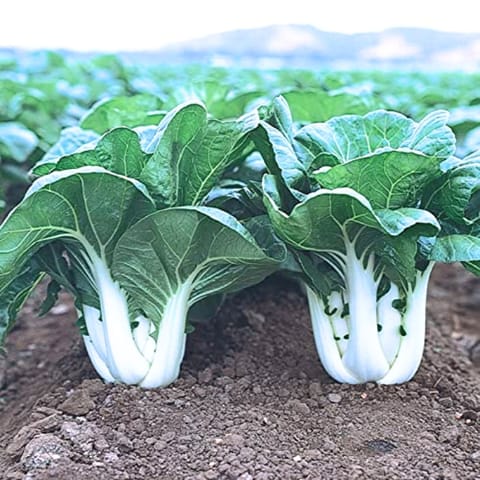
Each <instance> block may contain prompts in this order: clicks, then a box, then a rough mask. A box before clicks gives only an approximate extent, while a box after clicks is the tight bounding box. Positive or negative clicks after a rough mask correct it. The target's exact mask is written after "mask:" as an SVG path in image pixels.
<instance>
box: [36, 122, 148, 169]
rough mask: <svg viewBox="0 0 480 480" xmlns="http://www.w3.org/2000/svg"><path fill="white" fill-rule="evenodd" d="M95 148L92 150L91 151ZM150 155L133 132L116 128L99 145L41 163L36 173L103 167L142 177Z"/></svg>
mask: <svg viewBox="0 0 480 480" xmlns="http://www.w3.org/2000/svg"><path fill="white" fill-rule="evenodd" d="M90 147H91V148H90ZM147 158H148V155H147V154H145V153H144V152H143V151H142V150H141V148H140V139H139V137H138V135H137V134H136V133H135V132H134V131H133V130H131V129H129V128H125V127H119V128H115V129H113V130H110V131H109V132H107V133H106V134H105V135H103V136H102V137H101V138H100V139H99V140H98V141H97V142H93V143H89V144H87V145H86V146H84V148H82V149H80V150H79V151H77V152H75V153H72V154H67V155H62V156H60V157H57V158H52V160H51V161H49V162H45V160H42V163H41V164H39V166H41V169H40V170H39V169H38V168H37V167H36V168H34V169H33V172H34V173H36V174H38V173H40V174H41V172H42V171H43V170H44V169H45V170H47V169H49V170H56V171H61V170H74V169H76V168H80V167H85V166H95V167H103V168H105V169H106V170H108V171H110V172H113V173H118V174H119V175H125V176H127V177H132V178H138V177H139V176H140V174H141V172H142V170H143V168H144V166H145V164H146V162H147Z"/></svg>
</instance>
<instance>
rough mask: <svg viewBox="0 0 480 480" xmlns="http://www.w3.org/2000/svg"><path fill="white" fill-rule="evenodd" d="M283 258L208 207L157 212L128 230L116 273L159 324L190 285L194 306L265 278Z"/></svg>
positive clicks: (120, 245)
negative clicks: (167, 308)
mask: <svg viewBox="0 0 480 480" xmlns="http://www.w3.org/2000/svg"><path fill="white" fill-rule="evenodd" d="M277 265H278V260H275V259H273V258H271V257H269V256H267V255H266V254H265V252H264V251H263V250H262V249H261V248H260V247H259V246H258V245H257V243H256V242H255V240H254V238H253V237H252V236H251V234H250V233H249V232H248V231H247V230H246V229H245V227H243V226H242V225H241V224H240V223H239V222H238V221H237V220H235V218H234V217H232V216H230V215H228V214H226V213H224V212H222V211H221V210H217V209H213V208H207V207H175V208H169V209H165V210H160V211H158V212H155V213H153V214H151V215H149V216H147V217H145V218H143V219H142V220H140V221H139V222H138V223H137V224H135V225H134V226H133V227H131V228H130V229H129V230H127V231H126V232H125V234H124V235H123V236H122V237H121V239H120V240H119V242H118V245H117V247H116V249H115V253H114V259H113V265H112V271H113V274H114V276H115V278H116V279H117V280H118V281H119V282H120V284H121V285H122V287H123V288H124V289H125V290H126V291H127V292H128V294H129V297H130V298H131V299H132V303H133V305H134V308H136V309H137V310H141V311H143V312H145V314H146V316H147V317H148V318H149V319H150V320H152V321H153V322H154V323H155V324H156V325H158V324H159V323H160V322H161V320H162V315H163V310H164V308H165V306H166V303H167V301H168V299H169V298H170V296H171V295H172V294H174V293H175V292H176V291H177V290H178V289H179V288H180V287H181V286H182V285H186V284H188V285H191V291H192V294H191V296H190V299H189V305H193V304H194V303H196V302H197V301H199V300H201V299H203V298H206V297H208V296H210V295H214V294H217V293H227V292H232V291H236V290H239V289H242V288H244V287H246V286H249V285H253V284H255V283H258V282H260V281H261V280H262V279H263V278H265V277H266V276H267V275H269V274H270V273H271V272H272V271H273V270H275V268H276V266H277Z"/></svg>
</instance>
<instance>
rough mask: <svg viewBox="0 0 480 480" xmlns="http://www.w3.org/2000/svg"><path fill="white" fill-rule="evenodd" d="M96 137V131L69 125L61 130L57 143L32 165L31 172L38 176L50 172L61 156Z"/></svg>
mask: <svg viewBox="0 0 480 480" xmlns="http://www.w3.org/2000/svg"><path fill="white" fill-rule="evenodd" d="M98 138H99V135H98V134H97V133H95V132H93V131H91V130H84V129H83V128H79V127H70V128H66V129H64V130H62V133H61V134H60V138H59V139H58V141H57V143H55V144H54V145H53V146H52V147H51V148H50V150H48V152H47V153H46V154H45V155H44V156H43V157H42V159H41V160H40V161H39V162H37V163H36V164H35V165H34V167H33V168H32V174H33V175H36V176H40V175H46V174H48V173H50V172H51V171H53V170H55V167H56V165H57V163H58V160H59V159H60V158H61V157H63V156H65V155H70V154H72V153H74V152H75V151H77V150H78V149H79V148H80V147H83V146H84V145H87V144H89V143H91V142H96V141H97V140H98ZM92 148H93V145H92Z"/></svg>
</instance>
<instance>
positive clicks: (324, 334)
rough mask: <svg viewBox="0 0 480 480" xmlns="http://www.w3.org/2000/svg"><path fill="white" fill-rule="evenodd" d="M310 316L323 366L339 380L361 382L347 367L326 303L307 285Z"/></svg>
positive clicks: (342, 381)
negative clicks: (327, 312) (341, 354)
mask: <svg viewBox="0 0 480 480" xmlns="http://www.w3.org/2000/svg"><path fill="white" fill-rule="evenodd" d="M306 290H307V298H308V306H309V308H310V317H311V319H312V327H313V336H314V338H315V345H316V347H317V352H318V356H319V358H320V361H321V362H322V365H323V368H324V369H325V370H326V372H327V373H328V374H329V375H330V376H331V377H333V378H334V379H335V380H336V381H337V382H341V383H359V382H358V380H357V379H356V378H355V377H354V376H353V375H352V374H351V373H350V372H349V371H348V370H347V369H346V368H345V365H344V364H343V362H342V357H341V356H340V350H339V348H338V346H337V342H336V341H335V338H334V331H333V328H332V324H331V323H330V319H329V317H328V316H327V314H326V313H325V304H324V303H323V301H322V299H321V297H319V296H318V295H317V294H316V293H315V292H314V291H313V290H311V289H310V288H309V287H307V286H306Z"/></svg>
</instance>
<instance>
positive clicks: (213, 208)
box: [0, 54, 480, 388]
mask: <svg viewBox="0 0 480 480" xmlns="http://www.w3.org/2000/svg"><path fill="white" fill-rule="evenodd" d="M33 60H34V59H29V60H28V61H24V63H23V64H19V63H18V62H16V61H13V60H9V59H5V60H4V61H2V62H3V63H0V105H1V108H0V112H2V115H4V117H0V157H1V161H2V163H1V167H2V172H3V173H2V175H3V178H2V180H3V183H4V189H5V192H7V193H8V192H11V191H12V189H13V191H14V192H15V191H16V189H17V190H21V186H19V183H20V184H21V183H24V184H28V183H29V182H30V181H33V183H32V184H31V185H30V186H29V188H28V190H27V192H26V194H25V196H24V197H23V199H21V200H19V201H15V195H12V196H10V197H9V196H8V195H7V201H8V202H9V203H10V204H9V205H7V207H8V209H9V210H10V212H9V214H8V215H7V216H6V218H5V220H4V222H3V223H2V225H1V226H0V339H1V341H2V342H3V340H4V338H5V336H6V334H7V333H8V331H9V330H10V329H11V328H12V326H13V324H14V322H15V319H16V317H17V315H18V312H19V310H20V308H21V307H22V305H23V303H24V301H25V299H26V298H27V297H28V295H29V294H30V293H31V292H32V290H33V289H34V288H35V286H36V285H37V284H38V283H39V282H40V281H41V280H42V279H43V278H44V277H45V276H46V277H48V282H49V283H48V291H47V296H46V298H45V301H44V303H43V306H42V313H45V312H47V311H49V309H50V308H52V307H53V305H54V304H55V302H56V299H57V295H58V293H59V291H60V289H62V288H63V289H66V290H67V291H69V292H70V293H71V294H72V295H73V296H74V298H75V304H76V309H77V312H78V325H79V328H80V330H81V333H82V335H83V339H84V342H85V347H86V350H87V352H88V354H89V356H90V359H91V361H92V364H93V365H94V367H95V369H96V371H97V372H98V374H99V375H100V376H101V377H102V378H103V379H104V380H105V381H107V382H120V383H126V384H138V385H140V386H143V387H147V388H150V387H158V386H166V385H168V384H170V383H171V382H173V381H174V380H175V379H176V378H177V377H178V374H179V370H180V365H181V362H182V359H183V355H184V350H185V342H186V336H187V334H188V332H190V331H191V329H192V328H194V327H195V328H201V322H202V321H205V319H208V318H210V317H211V316H212V315H213V314H214V313H215V311H216V309H217V308H218V306H219V305H220V304H221V303H222V301H223V299H224V297H225V295H226V294H228V293H231V292H236V291H239V290H241V289H243V288H245V287H248V286H251V285H254V284H257V283H259V282H261V281H262V280H263V279H264V278H266V277H267V276H269V275H271V274H273V273H277V274H280V275H285V276H288V277H290V278H293V279H295V280H296V281H298V282H299V283H300V284H301V285H302V287H303V289H304V291H305V293H306V295H307V298H308V302H309V306H310V313H311V319H312V324H313V331H314V336H315V342H316V346H317V350H318V354H319V357H320V360H321V362H322V364H323V366H324V368H325V369H326V371H327V372H328V373H329V374H330V375H331V376H332V377H333V378H334V379H336V380H337V381H339V382H345V383H363V382H369V381H376V382H378V383H387V384H391V383H402V382H405V381H408V380H409V379H411V378H412V376H413V375H414V374H415V372H416V370H417V368H418V366H419V364H420V361H421V358H422V352H423V344H424V337H425V305H426V296H427V286H428V280H429V276H430V273H431V271H432V268H433V267H434V264H435V263H436V262H443V263H451V262H462V264H463V265H464V266H465V267H466V268H467V269H468V270H469V271H471V272H473V273H474V274H480V263H478V262H479V261H480V221H479V220H480V216H479V195H478V192H479V190H480V153H479V151H478V150H477V149H478V147H479V145H478V140H479V139H480V137H479V131H480V130H478V128H480V127H479V125H480V117H479V116H478V105H477V104H478V101H479V98H480V90H478V89H477V88H476V82H477V78H476V77H475V76H467V75H452V74H448V75H447V74H445V75H435V76H434V75H427V74H400V75H399V74H395V75H393V74H389V73H378V72H372V73H367V72H362V73H358V72H344V73H330V72H319V73H313V72H293V71H280V72H254V71H224V70H220V69H206V68H203V67H197V68H194V67H185V68H169V69H162V68H159V67H156V68H154V67H138V66H136V67H129V66H126V65H124V64H122V63H121V62H120V61H119V60H118V59H117V58H115V57H110V56H108V57H99V58H97V59H94V60H93V61H91V62H73V61H71V60H68V59H65V58H63V57H61V56H58V55H56V54H46V55H45V56H44V57H40V58H36V60H35V61H33ZM27 168H28V169H29V173H28V174H27ZM15 182H16V183H15ZM15 204H16V205H15Z"/></svg>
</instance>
